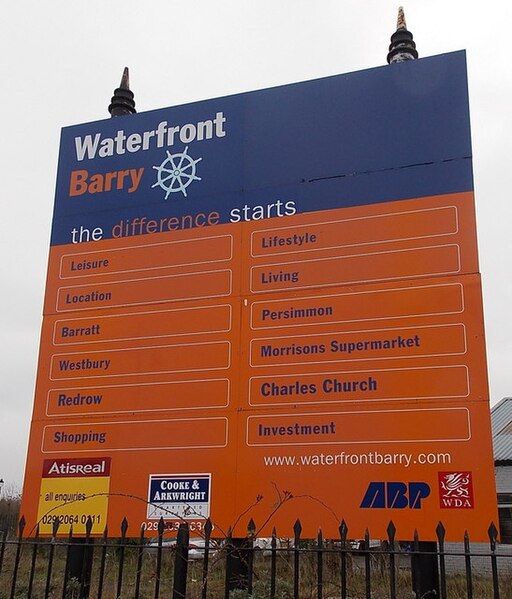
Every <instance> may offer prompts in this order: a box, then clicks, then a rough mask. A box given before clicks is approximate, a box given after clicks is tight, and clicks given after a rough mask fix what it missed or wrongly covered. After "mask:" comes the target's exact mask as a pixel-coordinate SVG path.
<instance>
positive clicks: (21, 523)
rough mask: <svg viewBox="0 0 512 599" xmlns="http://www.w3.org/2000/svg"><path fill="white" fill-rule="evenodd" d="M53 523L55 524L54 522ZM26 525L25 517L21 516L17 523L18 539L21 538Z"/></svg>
mask: <svg viewBox="0 0 512 599" xmlns="http://www.w3.org/2000/svg"><path fill="white" fill-rule="evenodd" d="M54 522H56V520H54ZM26 524H27V521H26V520H25V516H22V517H21V518H20V521H19V522H18V536H19V537H20V538H21V537H22V536H23V531H24V530H25V526H26Z"/></svg>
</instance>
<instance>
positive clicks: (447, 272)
mask: <svg viewBox="0 0 512 599" xmlns="http://www.w3.org/2000/svg"><path fill="white" fill-rule="evenodd" d="M440 248H456V250H457V263H458V266H457V269H456V270H442V271H438V272H424V273H420V274H418V273H415V274H411V275H399V274H397V275H395V276H393V277H386V278H380V279H369V278H362V279H353V280H350V281H335V282H332V283H312V284H311V285H297V286H293V284H292V285H291V286H290V285H289V286H288V287H273V288H269V289H254V288H253V282H254V281H253V279H254V277H253V272H255V271H256V270H257V269H264V268H275V267H280V266H286V267H291V268H293V265H294V264H308V263H311V262H316V263H318V262H324V261H326V260H340V261H341V260H347V259H350V258H361V257H367V256H383V255H384V254H398V253H401V252H402V253H403V252H415V251H418V250H438V249H440ZM291 268H289V269H288V270H291ZM297 268H300V267H297ZM460 268H461V266H460V246H459V244H456V243H451V244H445V245H431V246H424V247H414V248H404V249H400V250H389V251H385V252H368V253H364V254H350V255H346V256H331V257H329V258H316V259H313V260H298V261H295V262H279V263H267V264H258V265H257V266H251V273H250V289H251V292H252V293H276V292H279V291H294V290H295V289H308V288H310V287H342V286H346V285H350V284H351V283H374V282H375V283H376V282H379V281H394V280H397V279H419V278H426V277H435V276H439V275H454V274H457V273H458V272H460Z"/></svg>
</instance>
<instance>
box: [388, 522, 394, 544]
mask: <svg viewBox="0 0 512 599" xmlns="http://www.w3.org/2000/svg"><path fill="white" fill-rule="evenodd" d="M386 532H387V533H388V540H389V542H390V543H394V542H395V535H396V526H395V523H394V522H393V520H390V521H389V524H388V527H387V529H386Z"/></svg>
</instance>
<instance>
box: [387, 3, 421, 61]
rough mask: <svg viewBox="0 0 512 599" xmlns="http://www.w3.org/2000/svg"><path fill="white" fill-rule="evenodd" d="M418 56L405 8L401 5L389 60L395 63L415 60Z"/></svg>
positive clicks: (392, 37)
mask: <svg viewBox="0 0 512 599" xmlns="http://www.w3.org/2000/svg"><path fill="white" fill-rule="evenodd" d="M416 58H418V51H417V50H416V44H415V43H414V41H413V39H412V33H411V32H410V31H409V30H408V29H407V23H406V22H405V14H404V9H403V7H402V6H400V8H399V9H398V19H397V23H396V31H395V33H393V35H392V36H391V44H390V45H389V53H388V55H387V61H388V64H394V63H396V62H406V61H407V60H415V59H416Z"/></svg>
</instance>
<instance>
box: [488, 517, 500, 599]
mask: <svg viewBox="0 0 512 599" xmlns="http://www.w3.org/2000/svg"><path fill="white" fill-rule="evenodd" d="M488 533H489V545H490V548H491V570H492V588H493V592H494V599H500V584H499V580H498V564H497V562H496V539H497V538H498V529H497V528H496V526H495V525H494V522H491V525H490V526H489V530H488Z"/></svg>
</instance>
